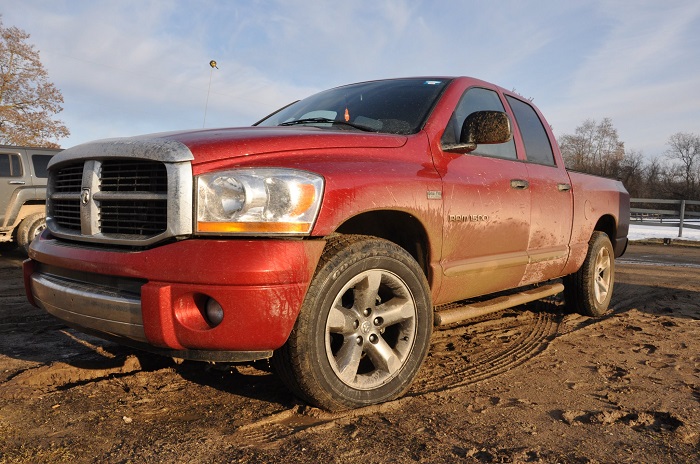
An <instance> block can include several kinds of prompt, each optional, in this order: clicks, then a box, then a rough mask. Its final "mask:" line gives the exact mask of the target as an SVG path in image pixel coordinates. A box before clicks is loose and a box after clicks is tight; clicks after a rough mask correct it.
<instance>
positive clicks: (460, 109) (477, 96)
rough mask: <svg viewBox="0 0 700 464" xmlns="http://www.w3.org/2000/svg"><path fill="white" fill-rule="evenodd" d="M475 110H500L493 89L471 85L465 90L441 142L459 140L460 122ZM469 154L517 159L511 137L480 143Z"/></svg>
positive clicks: (500, 105)
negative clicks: (493, 142) (504, 139)
mask: <svg viewBox="0 0 700 464" xmlns="http://www.w3.org/2000/svg"><path fill="white" fill-rule="evenodd" d="M476 111H502V112H505V110H504V109H503V103H501V99H500V98H499V97H498V94H497V93H496V92H494V91H493V90H488V89H483V88H480V87H473V88H471V89H469V90H467V91H466V92H465V93H464V95H463V96H462V99H461V100H460V101H459V104H458V105H457V108H456V109H455V111H454V113H453V114H452V117H451V118H450V122H449V123H448V125H447V129H445V132H444V134H443V135H442V140H441V142H442V143H443V144H445V145H446V144H455V143H458V142H459V136H460V133H461V132H462V124H464V120H465V119H467V116H469V115H470V114H472V113H474V112H476ZM470 154H471V155H482V156H493V157H495V158H506V159H517V155H516V153H515V143H514V142H513V140H512V139H511V140H510V141H508V142H505V143H496V144H481V145H477V147H476V149H475V150H474V151H472V152H470Z"/></svg>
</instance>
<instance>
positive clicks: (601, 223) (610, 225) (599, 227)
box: [593, 214, 617, 243]
mask: <svg viewBox="0 0 700 464" xmlns="http://www.w3.org/2000/svg"><path fill="white" fill-rule="evenodd" d="M595 231H598V232H603V233H605V234H606V235H607V236H608V238H609V239H610V242H611V243H615V237H616V234H617V221H616V220H615V218H614V217H613V216H612V215H610V214H606V215H604V216H602V217H601V218H600V219H598V222H597V223H596V225H595V227H594V228H593V232H595Z"/></svg>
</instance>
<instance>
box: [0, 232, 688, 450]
mask: <svg viewBox="0 0 700 464" xmlns="http://www.w3.org/2000/svg"><path fill="white" fill-rule="evenodd" d="M21 260H22V255H21V254H20V253H19V252H10V253H7V252H5V253H2V257H0V463H15V462H32V463H34V462H71V463H82V462H110V463H127V462H139V463H140V462H146V463H151V462H183V463H184V462H187V463H190V462H258V463H263V462H278V463H282V462H309V463H325V462H362V463H385V462H396V463H404V462H430V463H439V462H445V463H447V462H450V463H452V462H477V463H480V462H546V463H555V462H559V463H594V462H600V463H609V462H654V463H682V462H698V461H699V460H700V458H699V457H698V456H699V455H700V248H694V247H680V246H660V245H655V246H649V245H646V246H642V245H633V246H631V247H630V249H629V251H628V254H627V255H626V256H625V257H624V258H623V259H621V260H620V261H619V262H618V266H617V285H616V288H615V295H614V297H613V310H612V311H611V312H610V313H609V314H608V315H606V316H605V317H602V318H599V319H591V318H587V317H583V316H578V315H570V314H566V313H565V311H564V309H563V308H562V306H561V305H559V304H557V303H556V301H553V302H551V304H545V305H537V306H529V307H519V308H516V309H514V310H508V311H505V312H503V313H501V314H500V315H499V317H496V318H489V319H487V320H483V321H481V322H478V323H473V324H470V325H465V326H461V327H456V328H451V329H449V330H442V331H436V332H435V333H434V336H433V341H432V346H431V350H430V354H429V357H428V359H427V362H426V364H425V365H424V366H423V369H422V370H421V372H420V374H419V378H418V380H417V381H416V382H415V384H414V386H413V388H412V389H411V391H410V392H409V393H408V394H407V395H406V396H405V397H404V398H402V399H400V400H397V401H394V402H391V403H388V404H384V405H381V406H376V407H370V408H365V409H360V410H356V411H352V412H346V413H340V414H329V413H325V412H323V411H320V410H318V409H315V408H311V407H308V406H305V405H304V404H302V403H300V402H298V401H297V400H295V398H294V397H293V396H292V395H290V394H289V393H288V392H287V391H286V390H285V389H284V387H283V386H282V385H281V384H280V382H279V381H278V380H277V379H276V378H275V377H274V375H272V374H270V373H269V372H268V371H267V370H266V366H265V365H259V366H256V367H251V366H238V367H226V366H215V367H211V366H208V365H205V364H198V363H191V362H184V363H183V362H174V361H172V360H167V359H161V358H158V357H154V356H151V355H145V354H141V353H139V352H137V351H134V350H131V349H128V348H124V347H120V346H117V345H115V344H113V343H109V342H105V341H102V340H99V339H97V338H93V337H89V336H85V335H82V334H80V333H78V332H76V331H74V330H70V329H67V328H66V327H65V326H63V325H62V324H61V323H60V322H58V321H57V320H55V319H53V318H52V317H50V316H48V315H47V314H44V313H43V312H42V311H41V310H38V309H36V308H33V307H32V306H30V305H29V304H28V303H27V302H26V300H25V297H24V289H23V286H22V280H21V269H20V265H21Z"/></svg>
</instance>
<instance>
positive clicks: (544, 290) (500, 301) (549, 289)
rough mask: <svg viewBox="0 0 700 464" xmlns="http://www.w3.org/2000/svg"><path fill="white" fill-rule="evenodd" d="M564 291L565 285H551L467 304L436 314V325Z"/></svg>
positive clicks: (482, 314)
mask: <svg viewBox="0 0 700 464" xmlns="http://www.w3.org/2000/svg"><path fill="white" fill-rule="evenodd" d="M563 291H564V284H561V283H557V284H549V285H543V286H541V287H535V288H532V289H530V290H525V291H524V292H520V293H515V294H513V295H508V296H499V297H497V298H494V299H492V300H486V301H480V302H478V303H472V304H467V305H464V306H459V307H457V308H453V309H446V310H444V311H439V312H437V313H435V316H434V324H435V325H436V326H445V325H450V324H454V323H456V322H462V321H466V320H467V319H473V318H475V317H481V316H485V315H486V314H491V313H495V312H498V311H501V310H503V309H506V308H512V307H513V306H518V305H521V304H525V303H529V302H531V301H535V300H539V299H542V298H546V297H548V296H553V295H556V294H557V293H561V292H563Z"/></svg>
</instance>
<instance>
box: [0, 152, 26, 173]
mask: <svg viewBox="0 0 700 464" xmlns="http://www.w3.org/2000/svg"><path fill="white" fill-rule="evenodd" d="M0 177H22V164H21V163H20V159H19V156H18V155H14V154H9V153H0Z"/></svg>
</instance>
